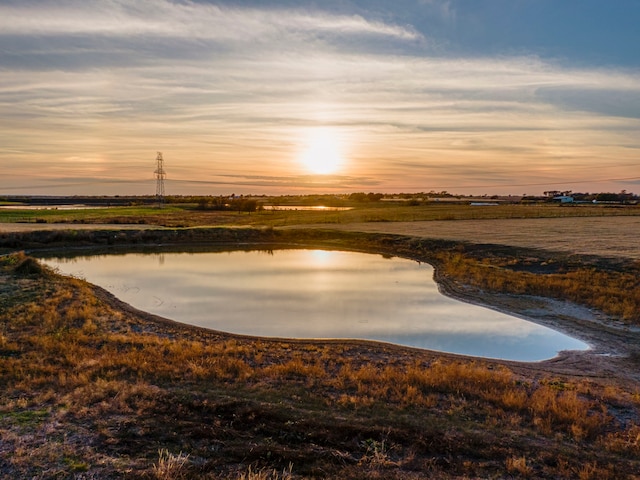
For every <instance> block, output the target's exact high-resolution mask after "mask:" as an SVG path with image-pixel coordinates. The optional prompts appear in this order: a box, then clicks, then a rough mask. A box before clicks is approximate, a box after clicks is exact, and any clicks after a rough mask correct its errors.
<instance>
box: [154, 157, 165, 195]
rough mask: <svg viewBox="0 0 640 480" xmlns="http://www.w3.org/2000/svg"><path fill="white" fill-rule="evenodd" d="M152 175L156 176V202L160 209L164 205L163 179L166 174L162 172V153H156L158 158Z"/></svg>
mask: <svg viewBox="0 0 640 480" xmlns="http://www.w3.org/2000/svg"><path fill="white" fill-rule="evenodd" d="M153 173H155V175H156V200H157V201H158V206H159V207H162V205H163V204H164V179H165V177H166V176H167V172H165V171H164V160H163V159H162V152H158V156H157V157H156V169H155V171H154V172H153Z"/></svg>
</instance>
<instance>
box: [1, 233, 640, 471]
mask: <svg viewBox="0 0 640 480" xmlns="http://www.w3.org/2000/svg"><path fill="white" fill-rule="evenodd" d="M394 241H395V240H394ZM414 247H416V244H412V248H414ZM418 247H419V248H423V247H424V248H426V245H422V246H421V245H418ZM419 248H418V250H419ZM457 253H458V254H460V255H462V256H461V257H460V261H461V262H462V263H464V262H466V261H467V260H469V261H470V263H471V265H472V267H473V266H474V265H475V264H474V262H476V263H478V260H477V259H475V258H474V257H473V256H468V255H464V252H463V253H462V254H461V253H460V252H457ZM25 262H30V263H31V261H30V260H28V258H27V257H25V256H24V255H14V256H9V257H4V258H2V259H0V305H2V309H1V310H0V332H1V337H0V372H2V376H1V379H2V386H3V390H2V393H0V434H1V435H2V438H3V443H2V445H1V446H0V476H5V477H11V476H14V477H25V476H28V477H38V478H54V477H72V476H74V475H76V476H77V475H85V476H86V477H85V478H90V476H94V478H97V477H100V478H121V477H130V478H198V477H199V478H265V479H266V478H274V479H280V478H346V479H349V478H362V477H363V476H365V477H368V478H419V477H420V476H425V475H427V476H433V477H440V478H476V477H497V478H500V477H502V476H507V475H512V476H520V477H525V478H526V477H527V476H528V477H530V478H633V477H632V476H631V474H630V473H629V472H634V471H638V469H639V468H640V452H639V451H638V449H639V447H638V445H639V442H640V433H639V430H638V427H637V424H638V419H639V418H640V412H639V406H640V402H639V401H638V398H640V397H638V394H637V389H634V388H632V387H631V386H630V387H629V389H625V387H624V386H616V385H612V384H604V385H602V384H599V383H598V382H595V381H590V382H586V381H584V380H580V379H572V378H570V377H567V378H556V377H553V378H551V377H545V376H542V377H541V375H540V374H539V373H536V374H535V375H533V374H532V375H528V374H527V373H526V371H525V370H518V369H514V368H510V367H507V366H504V365H501V364H499V363H497V362H488V361H481V360H476V361H470V360H463V359H457V358H455V357H452V356H447V355H437V354H432V353H429V352H418V351H408V350H402V349H396V348H394V347H389V346H384V345H379V346H373V345H370V344H366V343H363V344H359V343H352V344H349V343H345V342H343V343H310V342H306V343H305V342H293V341H292V342H282V341H267V340H259V339H244V338H232V337H229V336H224V335H219V334H216V333H214V332H204V331H200V330H196V329H190V328H188V327H181V326H179V325H174V324H170V323H166V324H165V323H162V322H156V321H152V320H150V319H148V318H145V317H144V316H141V315H139V314H136V313H132V312H129V311H124V310H121V309H119V308H117V305H116V304H115V303H113V302H105V300H104V299H103V298H101V297H99V296H97V295H96V292H95V291H94V289H93V288H92V287H91V286H90V285H89V284H87V283H85V282H83V281H81V280H78V279H68V278H62V277H58V276H57V275H55V273H53V272H50V271H48V270H46V269H42V268H31V267H30V268H28V269H23V268H20V265H24V264H25ZM453 263H455V262H453ZM479 263H480V264H482V262H479ZM36 265H37V264H36ZM510 267H513V265H511V266H510ZM470 268H471V267H470ZM474 268H475V267H474ZM477 268H484V269H487V268H488V267H487V266H486V265H484V264H482V265H480V266H478V267H477ZM492 270H496V271H501V270H504V271H507V269H506V268H503V267H501V266H497V267H495V268H492ZM611 412H624V415H620V414H617V415H616V414H614V413H611ZM634 419H635V420H634ZM287 469H288V470H287Z"/></svg>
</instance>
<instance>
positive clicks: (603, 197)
mask: <svg viewBox="0 0 640 480" xmlns="http://www.w3.org/2000/svg"><path fill="white" fill-rule="evenodd" d="M596 201H598V202H619V201H620V196H619V195H618V194H617V193H599V194H597V195H596Z"/></svg>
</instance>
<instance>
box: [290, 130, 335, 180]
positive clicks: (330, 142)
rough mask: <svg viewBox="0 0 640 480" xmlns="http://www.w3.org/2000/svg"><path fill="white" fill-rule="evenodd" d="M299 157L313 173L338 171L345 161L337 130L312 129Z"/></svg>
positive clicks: (326, 173) (324, 173)
mask: <svg viewBox="0 0 640 480" xmlns="http://www.w3.org/2000/svg"><path fill="white" fill-rule="evenodd" d="M299 159H300V162H301V163H302V165H303V166H304V168H305V169H306V170H308V171H309V172H311V173H314V174H318V175H328V174H331V173H336V172H337V171H338V170H339V169H340V168H341V167H342V163H343V158H342V152H341V144H340V140H339V138H338V135H337V134H336V132H333V131H331V130H329V129H317V130H312V131H310V132H309V133H308V136H307V141H306V143H305V145H304V146H303V149H302V152H301V154H300V158H299Z"/></svg>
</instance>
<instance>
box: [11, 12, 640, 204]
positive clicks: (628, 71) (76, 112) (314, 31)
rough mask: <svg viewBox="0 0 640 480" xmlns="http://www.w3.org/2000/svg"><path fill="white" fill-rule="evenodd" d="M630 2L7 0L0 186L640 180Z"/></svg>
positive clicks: (275, 186) (471, 188)
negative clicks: (158, 178)
mask: <svg viewBox="0 0 640 480" xmlns="http://www.w3.org/2000/svg"><path fill="white" fill-rule="evenodd" d="M638 24H640V2H639V1H637V0H635V1H632V0H617V1H611V2H604V1H594V0H581V1H578V0H555V1H551V0H511V1H507V0H476V1H472V0H458V1H456V0H397V1H394V2H389V1H382V0H371V1H364V0H352V1H348V0H328V1H322V2H321V1H317V2H305V1H277V2H275V1H274V2H269V1H261V2H258V1H224V2H214V1H169V0H139V1H125V0H102V1H91V0H85V1H81V0H62V1H55V2H53V1H50V2H47V1H29V0H26V1H6V0H5V1H3V2H2V3H0V125H1V128H0V166H1V167H2V172H3V175H2V176H0V194H45V195H47V194H49V195H56V194H107V195H109V194H112V195H116V194H153V193H154V192H155V185H154V179H153V169H154V167H155V165H154V161H155V157H156V151H162V152H163V154H164V157H165V165H166V169H167V172H168V177H167V193H174V194H191V193H194V194H227V193H231V192H233V193H236V194H239V193H275V194H278V193H314V192H324V193H331V192H336V193H340V192H352V191H379V192H411V191H430V190H436V191H440V190H448V191H450V192H456V193H473V194H484V193H486V194H493V193H501V194H514V195H521V194H523V193H529V194H535V193H541V192H542V191H544V190H551V189H553V190H573V191H591V192H593V191H616V192H617V191H620V190H623V189H625V190H627V191H635V192H637V193H640V188H638V186H639V185H640V170H639V168H638V165H639V163H640V53H638V45H640V28H638V27H637V26H638Z"/></svg>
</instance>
